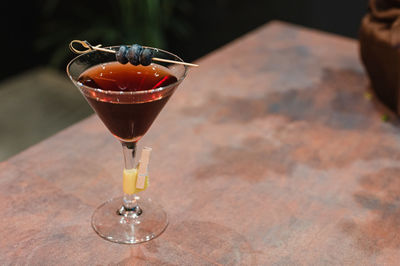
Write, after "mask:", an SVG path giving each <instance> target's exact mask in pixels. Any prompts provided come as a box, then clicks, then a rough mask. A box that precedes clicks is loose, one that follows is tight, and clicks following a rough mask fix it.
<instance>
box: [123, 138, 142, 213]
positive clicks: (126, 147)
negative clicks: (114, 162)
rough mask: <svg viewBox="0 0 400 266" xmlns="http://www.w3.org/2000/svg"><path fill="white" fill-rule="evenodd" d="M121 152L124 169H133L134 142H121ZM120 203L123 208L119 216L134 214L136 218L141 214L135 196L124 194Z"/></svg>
mask: <svg viewBox="0 0 400 266" xmlns="http://www.w3.org/2000/svg"><path fill="white" fill-rule="evenodd" d="M122 150H123V153H124V162H125V169H127V170H129V169H132V168H135V153H136V142H122ZM122 201H123V202H122V205H123V206H122V207H121V209H120V210H119V213H120V214H121V215H125V216H126V215H127V214H130V215H132V214H135V215H137V216H138V215H140V214H141V210H140V208H139V206H138V204H137V200H136V196H135V194H127V193H124V197H123V200H122Z"/></svg>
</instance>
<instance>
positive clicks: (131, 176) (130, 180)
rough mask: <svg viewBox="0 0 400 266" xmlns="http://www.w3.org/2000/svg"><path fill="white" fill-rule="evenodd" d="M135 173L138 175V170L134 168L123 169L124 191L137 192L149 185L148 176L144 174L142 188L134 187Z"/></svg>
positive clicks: (128, 192) (130, 193)
mask: <svg viewBox="0 0 400 266" xmlns="http://www.w3.org/2000/svg"><path fill="white" fill-rule="evenodd" d="M137 175H138V171H137V169H136V168H132V169H124V173H123V190H124V193H126V194H129V195H132V194H135V193H137V192H140V191H143V190H146V188H147V187H148V186H149V176H146V179H145V182H144V188H142V189H140V188H136V181H137Z"/></svg>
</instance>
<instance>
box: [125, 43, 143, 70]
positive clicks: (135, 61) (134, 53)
mask: <svg viewBox="0 0 400 266" xmlns="http://www.w3.org/2000/svg"><path fill="white" fill-rule="evenodd" d="M142 49H143V48H142V46H141V45H139V44H134V45H132V46H131V48H129V50H128V52H127V53H126V57H127V58H128V60H129V63H131V64H132V65H134V66H137V65H139V64H140V54H141V53H142Z"/></svg>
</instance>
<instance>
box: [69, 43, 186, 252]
mask: <svg viewBox="0 0 400 266" xmlns="http://www.w3.org/2000/svg"><path fill="white" fill-rule="evenodd" d="M107 48H108V49H112V50H115V51H118V49H119V46H112V47H107ZM147 48H150V49H152V50H153V51H154V57H157V58H163V59H169V60H173V61H181V62H183V61H182V59H181V58H179V57H178V56H176V55H174V54H172V53H170V52H167V51H164V50H161V49H156V48H151V47H147ZM115 61H116V59H115V54H112V53H107V52H104V51H97V50H96V51H90V52H87V53H85V54H82V55H79V56H77V57H75V58H74V59H73V60H72V61H71V62H70V63H69V64H68V66H67V74H68V76H69V77H70V79H71V80H72V82H73V83H74V84H75V86H76V87H77V88H78V89H79V90H80V92H81V93H82V94H83V96H84V97H85V98H86V100H87V101H88V102H89V104H90V105H91V106H92V108H93V109H94V110H95V111H96V113H97V114H98V116H99V117H100V118H101V120H102V121H103V123H104V124H105V125H106V126H107V128H108V129H109V130H110V131H111V133H112V134H113V135H114V136H115V137H116V138H117V139H118V140H119V141H120V142H121V144H122V148H123V155H124V161H125V169H128V170H129V169H133V168H135V167H136V165H137V163H136V162H135V152H136V144H137V142H138V141H139V139H140V138H141V137H142V136H143V135H144V133H145V132H146V131H147V129H148V128H149V127H150V125H151V124H152V123H153V121H154V119H155V118H156V116H157V115H158V113H159V112H160V111H161V109H162V107H163V106H164V104H165V103H166V101H167V100H168V99H169V97H170V96H171V95H172V94H173V93H174V91H175V89H176V88H177V87H178V85H179V84H180V83H181V82H182V81H183V79H184V78H185V76H186V73H187V66H184V65H180V64H174V63H159V65H162V66H163V67H166V68H168V69H169V72H170V73H171V74H172V75H173V76H175V77H176V79H177V80H176V81H175V82H173V83H171V84H169V85H167V86H164V87H157V88H154V89H150V90H141V91H111V90H104V88H103V89H99V88H97V87H91V86H87V85H84V84H82V83H81V82H80V81H79V78H80V75H81V74H82V73H83V72H85V71H86V70H87V69H89V68H91V67H93V66H97V65H104V64H107V63H111V62H115ZM153 64H154V63H153ZM100 105H105V106H106V107H105V108H102V107H100V108H99V106H100ZM129 110H130V111H129ZM132 110H137V113H136V112H134V113H132ZM142 112H143V114H142ZM149 113H150V114H151V115H149ZM142 115H143V116H142ZM121 119H122V121H121ZM125 120H126V121H125ZM128 120H129V121H128ZM139 120H140V121H139ZM116 121H117V122H116ZM135 123H138V125H137V127H140V130H138V131H140V132H139V133H134V132H135V126H136V124H135ZM128 124H129V130H127V128H121V127H127V125H128ZM127 131H129V132H130V131H132V132H133V133H132V134H130V135H129V134H128V135H123V136H122V135H121V134H119V132H127ZM167 225H168V218H167V214H166V212H165V211H164V210H163V208H162V207H161V206H160V205H158V204H157V203H156V202H154V201H152V200H151V199H150V198H145V197H143V196H141V195H140V194H138V193H137V194H126V193H125V194H124V195H123V196H122V197H118V198H113V199H111V200H109V201H107V202H105V203H103V204H102V205H100V206H99V207H98V208H97V209H96V210H95V212H94V213H93V216H92V227H93V229H94V230H95V231H96V233H97V234H98V235H100V236H101V237H103V238H105V239H107V240H109V241H112V242H117V243H125V244H136V243H141V242H145V241H149V240H151V239H153V238H155V237H157V236H159V235H160V234H161V233H162V232H163V231H164V230H165V229H166V227H167Z"/></svg>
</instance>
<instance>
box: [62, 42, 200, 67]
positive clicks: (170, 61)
mask: <svg viewBox="0 0 400 266" xmlns="http://www.w3.org/2000/svg"><path fill="white" fill-rule="evenodd" d="M74 43H79V44H80V45H82V46H83V47H84V48H87V50H78V49H76V48H75V47H74V46H73V44H74ZM69 49H71V51H73V52H74V53H77V54H84V53H87V52H88V51H92V50H97V51H102V52H107V53H113V54H115V53H116V51H114V50H111V49H106V48H102V47H101V44H99V45H96V46H93V45H91V44H90V43H89V42H87V41H80V40H73V41H71V42H70V43H69ZM152 60H154V61H158V62H165V63H172V64H180V65H185V66H191V67H198V66H199V65H196V64H192V63H186V62H181V61H174V60H169V59H164V58H158V57H153V58H152Z"/></svg>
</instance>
